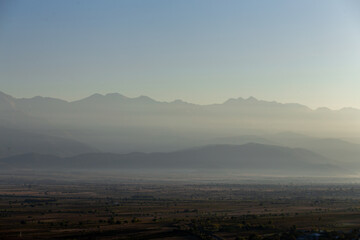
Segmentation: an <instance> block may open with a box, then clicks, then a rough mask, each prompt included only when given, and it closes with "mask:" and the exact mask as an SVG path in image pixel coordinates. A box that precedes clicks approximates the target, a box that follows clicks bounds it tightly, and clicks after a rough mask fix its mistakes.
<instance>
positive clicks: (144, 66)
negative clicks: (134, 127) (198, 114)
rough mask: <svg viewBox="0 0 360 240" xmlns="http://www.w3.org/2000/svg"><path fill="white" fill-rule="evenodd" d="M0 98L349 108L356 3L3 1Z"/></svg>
mask: <svg viewBox="0 0 360 240" xmlns="http://www.w3.org/2000/svg"><path fill="white" fill-rule="evenodd" d="M0 91H4V92H6V93H9V94H11V95H14V96H16V97H32V96H36V95H42V96H52V97H58V98H63V99H67V100H75V99H80V98H83V97H85V96H88V95H90V94H93V93H95V92H98V93H109V92H119V93H122V94H124V95H127V96H130V97H133V96H138V95H148V96H151V97H153V98H155V99H158V100H164V101H171V100H174V99H179V98H180V99H184V100H186V101H189V102H195V103H200V104H206V103H215V102H223V101H225V100H226V99H228V98H231V97H249V96H255V97H257V98H260V99H265V100H277V101H280V102H299V103H303V104H306V105H308V106H310V107H318V106H328V107H330V108H341V107H344V106H350V107H357V108H360V2H359V1H332V0H319V1H310V0H304V1H230V0H228V1H220V0H219V1H205V0H204V1H190V0H188V1H187V0H179V1H169V0H164V1H155V0H153V1H152V0H144V1H138V0H130V1H125V0H124V1H110V0H107V1H89V0H87V1H85V0H81V1H71V0H53V1H47V0H42V1H34V0H33V1H30V0H23V1H17V0H12V1H7V0H5V1H4V0H3V1H1V2H0Z"/></svg>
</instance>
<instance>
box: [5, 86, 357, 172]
mask: <svg viewBox="0 0 360 240" xmlns="http://www.w3.org/2000/svg"><path fill="white" fill-rule="evenodd" d="M359 135H360V110H357V109H351V108H343V109H340V110H330V109H327V108H319V109H316V110H312V109H310V108H308V107H306V106H304V105H301V104H297V103H290V104H282V103H278V102H274V101H272V102H269V101H263V100H258V99H256V98H254V97H250V98H248V99H243V98H237V99H229V100H227V101H225V102H224V103H222V104H209V105H197V104H192V103H187V102H184V101H182V100H175V101H173V102H159V101H156V100H154V99H152V98H150V97H147V96H140V97H136V98H129V97H126V96H124V95H121V94H118V93H111V94H106V95H101V94H94V95H91V96H89V97H87V98H84V99H81V100H78V101H73V102H68V101H64V100H61V99H55V98H49V97H33V98H14V97H12V96H10V95H8V94H5V93H2V92H0V158H2V159H8V157H14V156H16V157H18V156H25V155H26V154H29V153H32V154H33V155H32V156H37V157H38V158H42V157H43V156H50V155H51V156H52V158H61V159H71V158H72V157H79V156H82V155H81V154H89V153H91V154H92V156H98V155H96V154H104V152H112V153H114V154H115V155H116V156H117V157H119V156H120V155H121V156H122V155H124V154H128V153H131V152H143V154H145V155H146V154H147V153H151V154H154V152H164V153H167V154H170V153H171V152H172V153H174V152H175V153H177V154H179V152H178V151H179V150H180V149H193V148H194V147H204V146H205V147H206V146H212V148H211V149H213V148H214V145H215V146H216V145H218V144H222V146H223V145H244V144H245V145H246V144H248V143H253V144H262V145H268V146H270V145H273V146H275V145H276V146H278V147H287V148H291V149H296V148H302V149H306V150H307V151H310V152H312V153H313V154H316V155H319V156H321V157H323V158H324V159H327V163H328V164H331V165H332V164H333V165H334V166H335V165H341V166H345V167H348V168H354V167H355V168H359V169H360V163H359V162H360V161H359V156H360V147H359V146H360V145H359V144H357V143H355V142H349V141H346V140H344V139H357V138H358V136H359ZM208 150H209V151H210V149H208ZM24 154H25V155H24ZM117 154H120V155H117ZM159 154H160V153H159ZM215 155H216V154H215ZM40 156H41V157H40ZM99 156H100V155H99ZM152 156H154V155H152ZM156 156H162V155H161V154H160V155H156ZM289 157H290V156H289ZM237 158H241V156H237ZM207 159H209V158H207ZM218 160H219V161H222V160H220V156H219V157H218ZM298 161H300V162H302V160H298ZM163 166H165V165H164V164H163ZM229 166H230V165H229ZM264 166H265V165H264Z"/></svg>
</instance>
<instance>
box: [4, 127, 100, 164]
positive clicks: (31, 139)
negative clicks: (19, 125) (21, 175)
mask: <svg viewBox="0 0 360 240" xmlns="http://www.w3.org/2000/svg"><path fill="white" fill-rule="evenodd" d="M97 151H98V150H97V149H95V148H93V147H91V146H89V145H87V144H84V143H80V142H78V141H76V140H72V139H68V138H62V137H54V136H49V135H44V134H37V133H32V132H29V131H24V130H17V129H11V128H4V127H0V158H3V157H8V156H12V155H18V154H25V153H29V152H36V153H39V154H52V155H55V156H62V157H69V156H74V155H78V154H81V153H88V152H97Z"/></svg>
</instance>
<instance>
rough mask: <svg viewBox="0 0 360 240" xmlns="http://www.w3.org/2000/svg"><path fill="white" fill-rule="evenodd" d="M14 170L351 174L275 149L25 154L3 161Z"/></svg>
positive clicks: (299, 152) (303, 153) (310, 156)
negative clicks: (59, 156)
mask: <svg viewBox="0 0 360 240" xmlns="http://www.w3.org/2000/svg"><path fill="white" fill-rule="evenodd" d="M0 163H1V164H2V166H3V168H5V167H7V168H15V169H22V168H25V169H54V170H59V169H83V170H86V169H95V170H100V169H103V170H105V169H108V170H114V169H158V170H159V169H164V170H165V169H177V170H180V169H203V170H206V169H238V170H239V171H253V172H262V173H264V172H265V173H276V174H279V173H281V174H295V175H297V176H299V175H300V176H301V175H314V174H315V175H316V174H322V175H324V174H325V175H326V174H330V173H331V174H348V173H349V172H347V171H345V170H343V169H341V168H339V167H337V166H335V165H331V164H328V159H326V158H325V157H322V156H320V155H318V154H315V153H313V152H310V151H307V150H304V149H298V148H286V147H279V146H273V145H263V144H255V143H249V144H244V145H211V146H205V147H200V148H193V149H186V150H182V151H176V152H169V153H148V154H146V153H130V154H112V153H89V154H83V155H78V156H75V157H71V158H58V157H53V156H46V155H39V154H25V155H19V156H13V157H9V158H3V159H1V160H0Z"/></svg>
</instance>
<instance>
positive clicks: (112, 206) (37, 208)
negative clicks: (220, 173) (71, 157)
mask: <svg viewBox="0 0 360 240" xmlns="http://www.w3.org/2000/svg"><path fill="white" fill-rule="evenodd" d="M10 182H11V181H5V183H3V184H0V239H164V238H166V239H174V240H175V239H239V238H240V239H241V238H245V239H247V238H253V237H254V234H256V237H257V238H260V239H261V238H263V239H279V237H282V238H286V237H289V236H290V235H292V237H294V236H300V235H301V234H304V231H305V230H306V231H311V230H312V231H317V232H319V231H321V230H323V231H327V232H331V231H336V233H333V234H337V235H339V234H346V233H347V232H348V231H350V230H352V229H358V228H359V227H360V220H359V219H360V201H359V200H360V186H358V185H357V184H306V185H301V184H290V185H288V184H254V183H253V184H236V183H174V182H172V183H166V182H165V181H163V182H151V181H150V182H145V181H144V182H131V181H130V182H129V181H128V182H122V181H121V180H119V182H117V183H114V182H112V183H111V184H105V183H102V182H92V183H86V182H84V181H73V182H71V181H65V180H64V181H60V180H57V181H55V182H54V181H53V180H51V181H50V180H49V181H46V180H41V181H31V182H30V181H28V179H27V178H19V179H16V181H15V180H14V183H10Z"/></svg>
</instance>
